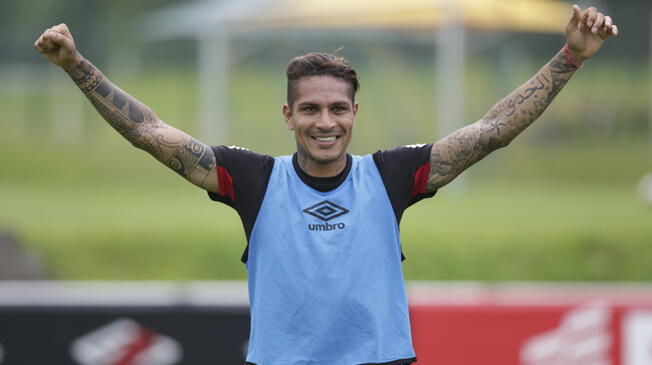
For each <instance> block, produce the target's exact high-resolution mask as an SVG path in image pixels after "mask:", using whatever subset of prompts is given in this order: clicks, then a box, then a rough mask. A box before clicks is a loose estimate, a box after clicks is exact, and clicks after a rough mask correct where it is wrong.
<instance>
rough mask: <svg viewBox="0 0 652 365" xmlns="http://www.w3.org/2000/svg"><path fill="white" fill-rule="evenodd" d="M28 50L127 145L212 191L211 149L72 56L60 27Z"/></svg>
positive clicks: (68, 38) (214, 179)
mask: <svg viewBox="0 0 652 365" xmlns="http://www.w3.org/2000/svg"><path fill="white" fill-rule="evenodd" d="M34 47H35V48H36V49H37V50H38V51H39V52H41V53H43V54H44V55H45V56H46V57H47V58H48V60H50V62H52V63H54V64H55V65H58V66H61V67H62V68H63V69H64V70H65V71H66V73H68V75H69V76H70V78H72V80H73V81H74V82H75V84H76V85H77V86H78V87H79V89H80V90H81V91H82V92H83V93H84V94H85V95H86V97H87V98H88V99H89V100H90V101H91V103H92V104H93V106H95V109H96V110H97V111H98V112H99V113H100V115H101V116H102V118H104V120H106V121H107V122H108V123H109V124H110V125H111V126H112V127H113V128H115V130H117V131H118V133H120V134H121V135H122V136H123V137H124V138H126V139H127V140H128V141H129V142H131V144H132V145H134V146H135V147H137V148H140V149H142V150H144V151H147V152H149V153H150V154H151V155H152V156H154V157H155V158H156V159H157V160H159V161H160V162H162V163H163V164H164V165H166V166H168V167H169V168H171V169H172V170H174V171H176V172H177V173H178V174H179V175H181V176H183V177H184V178H185V179H187V180H188V181H190V182H192V183H193V184H195V185H197V186H199V187H201V188H204V189H206V190H208V191H212V192H217V191H218V183H217V174H216V172H215V168H216V167H215V165H216V162H215V156H214V155H213V151H212V149H211V148H210V147H209V146H207V145H205V144H203V143H201V142H199V141H197V140H196V139H194V138H192V137H191V136H189V135H188V134H186V133H184V132H182V131H180V130H178V129H176V128H173V127H171V126H169V125H167V124H165V123H164V122H163V121H161V120H160V119H159V118H158V117H157V116H156V114H154V112H153V111H152V110H151V109H150V108H148V107H147V106H146V105H144V104H142V103H141V102H139V101H138V100H136V99H135V98H133V97H131V96H130V95H129V94H127V93H125V92H124V91H122V90H121V89H120V88H118V87H117V86H115V85H114V84H113V83H111V81H109V80H108V79H107V78H106V77H104V75H103V74H102V73H101V72H100V71H99V70H98V69H97V68H95V66H93V65H92V64H91V63H90V62H88V61H87V60H86V59H84V58H83V57H82V56H81V55H80V54H79V52H77V50H76V48H75V44H74V41H73V38H72V35H71V34H70V31H69V30H68V27H67V26H66V25H65V24H60V25H57V26H55V27H53V28H50V29H47V30H46V31H45V32H44V33H43V35H42V36H41V37H40V38H39V39H38V40H37V41H36V43H35V44H34Z"/></svg>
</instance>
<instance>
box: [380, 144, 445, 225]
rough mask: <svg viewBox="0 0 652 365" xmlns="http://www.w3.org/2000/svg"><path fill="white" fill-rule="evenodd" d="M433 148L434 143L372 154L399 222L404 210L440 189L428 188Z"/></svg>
mask: <svg viewBox="0 0 652 365" xmlns="http://www.w3.org/2000/svg"><path fill="white" fill-rule="evenodd" d="M431 149H432V144H424V145H410V146H403V147H398V148H395V149H392V150H385V151H378V152H376V153H374V154H373V158H374V162H375V163H376V167H377V168H378V171H379V172H380V177H381V178H382V180H383V184H384V185H385V189H386V190H387V195H388V196H389V200H390V202H391V203H392V208H393V209H394V214H395V215H396V222H397V223H399V224H400V223H401V217H402V216H403V212H404V211H405V209H407V208H408V207H409V206H411V205H412V204H414V203H416V202H418V201H420V200H422V199H425V198H430V197H432V196H433V195H435V193H436V192H437V191H436V190H435V191H430V192H428V191H427V183H428V175H429V173H430V151H431Z"/></svg>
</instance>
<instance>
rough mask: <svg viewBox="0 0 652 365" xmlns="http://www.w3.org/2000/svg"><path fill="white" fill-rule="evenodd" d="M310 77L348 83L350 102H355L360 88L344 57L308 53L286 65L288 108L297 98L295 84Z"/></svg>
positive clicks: (355, 75)
mask: <svg viewBox="0 0 652 365" xmlns="http://www.w3.org/2000/svg"><path fill="white" fill-rule="evenodd" d="M310 76H332V77H336V78H338V79H341V80H344V81H346V82H348V83H349V85H351V100H355V93H356V92H357V91H358V89H359V88H360V81H358V74H357V73H356V72H355V70H354V69H353V67H351V65H349V62H348V61H347V60H346V59H345V58H344V57H338V56H335V55H334V54H328V53H316V52H313V53H308V54H305V55H303V56H298V57H294V58H293V59H292V60H291V61H290V63H289V64H288V69H287V78H288V95H287V102H288V105H289V106H290V108H291V107H292V103H294V100H295V99H296V97H297V90H296V88H297V86H296V84H297V82H298V81H299V80H300V79H302V78H304V77H310Z"/></svg>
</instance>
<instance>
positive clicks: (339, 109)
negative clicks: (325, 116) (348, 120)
mask: <svg viewBox="0 0 652 365" xmlns="http://www.w3.org/2000/svg"><path fill="white" fill-rule="evenodd" d="M333 111H334V112H336V113H341V112H345V111H346V108H345V107H343V106H341V105H337V106H334V107H333Z"/></svg>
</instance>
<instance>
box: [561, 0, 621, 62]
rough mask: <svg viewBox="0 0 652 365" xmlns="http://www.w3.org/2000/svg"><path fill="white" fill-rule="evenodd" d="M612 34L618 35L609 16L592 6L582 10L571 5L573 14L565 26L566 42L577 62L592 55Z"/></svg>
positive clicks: (616, 28)
mask: <svg viewBox="0 0 652 365" xmlns="http://www.w3.org/2000/svg"><path fill="white" fill-rule="evenodd" d="M612 35H614V36H616V35H618V27H616V25H615V24H614V23H613V20H612V19H611V17H610V16H605V15H604V14H602V13H600V12H598V10H597V9H596V8H594V7H591V8H588V9H586V10H584V11H582V10H580V7H579V6H577V5H573V16H572V18H571V20H570V21H569V22H568V25H567V26H566V43H567V44H568V51H569V52H570V54H571V56H572V57H573V59H574V61H575V62H577V64H581V63H582V62H584V60H586V59H587V58H589V57H591V56H593V55H594V54H595V53H596V52H597V51H598V50H599V49H600V47H602V45H603V44H604V41H605V40H607V38H609V36H612Z"/></svg>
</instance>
